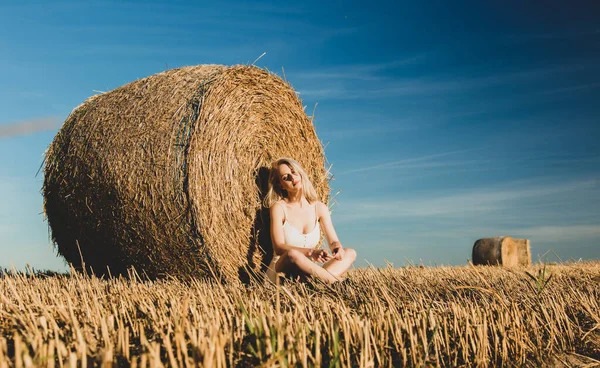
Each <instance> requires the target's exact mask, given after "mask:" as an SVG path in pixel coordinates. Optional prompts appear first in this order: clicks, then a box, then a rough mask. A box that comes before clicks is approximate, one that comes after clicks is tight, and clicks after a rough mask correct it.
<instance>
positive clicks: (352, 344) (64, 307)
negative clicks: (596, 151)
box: [0, 262, 600, 367]
mask: <svg viewBox="0 0 600 368" xmlns="http://www.w3.org/2000/svg"><path fill="white" fill-rule="evenodd" d="M599 297H600V262H585V263H563V264H557V265H545V266H543V265H536V266H532V267H528V268H527V269H501V268H497V267H472V266H465V267H435V268H419V267H407V268H392V267H389V268H382V269H376V268H362V269H356V270H353V271H352V272H351V274H350V276H349V279H348V281H346V282H344V283H343V284H339V285H334V286H333V287H330V286H326V285H323V284H309V285H306V284H300V283H295V282H286V283H284V284H283V285H281V286H278V287H276V286H273V285H266V286H265V285H263V284H259V283H257V284H254V285H221V284H216V283H213V282H210V281H208V280H194V281H187V282H182V281H178V280H174V279H165V280H160V281H147V280H144V279H143V278H140V277H137V276H135V275H132V277H130V278H128V279H125V278H120V279H109V280H103V279H98V278H96V277H91V276H86V275H82V274H76V273H73V274H72V275H70V276H69V275H58V276H45V275H35V276H32V275H23V274H20V275H16V274H10V273H5V274H4V275H3V276H1V277H0V331H1V334H0V335H1V337H0V367H34V366H36V367H37V366H42V367H86V366H99V365H102V366H129V365H131V366H135V367H140V366H143V367H147V366H152V367H158V366H176V367H186V366H206V367H222V366H265V367H267V366H269V367H270V366H302V367H307V366H318V367H321V366H342V367H350V366H359V367H369V366H394V367H398V366H451V367H455V366H536V367H537V366H565V367H567V366H588V367H590V366H594V365H597V364H599V363H600V362H598V360H600V306H599V304H600V303H599V299H600V298H599Z"/></svg>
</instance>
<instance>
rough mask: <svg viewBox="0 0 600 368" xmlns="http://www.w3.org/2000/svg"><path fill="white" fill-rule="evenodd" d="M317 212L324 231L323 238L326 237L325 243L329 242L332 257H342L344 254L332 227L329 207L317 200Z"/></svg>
mask: <svg viewBox="0 0 600 368" xmlns="http://www.w3.org/2000/svg"><path fill="white" fill-rule="evenodd" d="M317 214H318V216H319V221H320V223H321V229H322V230H323V232H324V233H325V239H327V244H329V249H331V253H332V255H333V257H334V258H336V259H342V257H343V255H344V254H343V252H344V251H343V247H342V243H340V239H339V238H338V236H337V233H336V232H335V229H334V228H333V223H332V222H331V214H330V213H329V208H328V207H327V206H326V205H325V204H323V203H321V202H317ZM338 256H339V257H338Z"/></svg>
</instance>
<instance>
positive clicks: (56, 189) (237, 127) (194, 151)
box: [43, 65, 329, 280]
mask: <svg viewBox="0 0 600 368" xmlns="http://www.w3.org/2000/svg"><path fill="white" fill-rule="evenodd" d="M279 157H294V158H296V159H297V160H298V161H299V162H300V163H301V164H302V165H303V166H305V168H306V169H307V171H308V173H309V175H310V177H311V180H312V181H313V184H314V186H315V188H316V190H317V193H318V195H319V197H320V199H321V200H322V201H326V200H327V196H328V194H329V187H328V182H327V172H326V169H325V165H324V157H323V149H322V146H321V144H320V142H319V140H318V138H317V136H316V133H315V129H314V127H313V125H312V122H311V120H310V119H309V118H308V117H307V115H306V113H305V112H304V109H303V107H302V104H301V101H300V100H299V98H298V97H297V95H296V93H295V92H294V90H293V89H292V87H291V86H290V85H289V84H288V83H287V82H285V81H283V80H281V79H280V78H279V77H277V76H276V75H274V74H271V73H269V72H267V71H265V70H262V69H259V68H256V67H253V66H233V67H225V66H219V65H201V66H193V67H184V68H179V69H173V70H168V71H165V72H162V73H159V74H156V75H153V76H150V77H147V78H144V79H141V80H138V81H135V82H133V83H129V84H127V85H125V86H122V87H120V88H117V89H115V90H113V91H111V92H107V93H104V94H101V95H96V96H93V97H91V98H89V99H88V100H87V101H85V102H84V103H83V104H82V105H80V106H79V107H77V108H76V109H75V110H74V111H73V112H72V113H71V114H70V116H69V117H68V118H67V120H66V121H65V123H64V125H63V126H62V128H61V129H60V131H59V132H58V134H57V135H56V137H55V139H54V141H53V142H52V144H51V145H50V147H49V149H48V152H47V155H46V162H45V167H44V172H45V178H44V188H43V194H44V199H45V205H44V207H45V212H46V215H47V219H48V223H49V226H50V229H51V232H52V238H53V240H54V242H55V244H56V245H57V249H58V252H59V254H61V255H62V256H64V258H65V259H66V260H67V261H68V262H70V263H72V264H73V265H74V266H75V267H76V268H81V267H82V266H83V264H85V266H86V267H89V268H91V269H93V271H94V272H95V273H97V274H106V273H107V266H108V267H109V269H110V272H111V273H113V274H116V273H124V272H126V271H127V269H128V268H129V267H130V266H134V267H135V268H136V270H137V271H138V272H144V273H145V274H147V275H148V276H150V277H156V276H160V275H167V274H168V275H175V276H184V277H189V276H198V275H212V274H213V273H214V274H215V275H216V276H217V277H220V278H223V279H226V280H235V279H238V278H239V277H240V275H244V274H245V270H246V269H250V270H253V271H259V270H260V267H261V264H265V263H268V261H269V258H270V256H271V255H272V249H269V247H270V239H269V237H268V236H267V235H266V234H265V230H266V229H268V218H267V216H265V211H264V208H262V206H261V199H262V198H263V193H264V190H265V189H266V175H267V173H268V166H269V164H270V163H271V162H272V161H273V160H275V159H277V158H279ZM266 215H268V211H266ZM261 229H262V230H263V231H262V232H261V231H260V230H261ZM259 240H262V241H260V242H259ZM259 243H261V244H259ZM259 245H260V246H262V248H263V249H261V247H260V246H259ZM82 260H83V262H82Z"/></svg>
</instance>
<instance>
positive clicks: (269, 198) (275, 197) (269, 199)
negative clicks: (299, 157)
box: [264, 158, 317, 208]
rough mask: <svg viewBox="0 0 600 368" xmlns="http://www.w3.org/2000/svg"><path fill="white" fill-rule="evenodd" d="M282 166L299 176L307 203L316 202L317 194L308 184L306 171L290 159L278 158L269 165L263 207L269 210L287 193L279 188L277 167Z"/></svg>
mask: <svg viewBox="0 0 600 368" xmlns="http://www.w3.org/2000/svg"><path fill="white" fill-rule="evenodd" d="M283 164H285V165H288V166H289V167H290V169H292V171H294V172H297V173H298V174H300V180H301V182H302V194H303V195H304V198H306V200H307V201H308V203H313V202H315V201H317V192H316V191H315V188H314V187H313V185H312V183H311V182H310V179H309V178H308V175H307V174H306V171H304V169H303V168H302V166H300V164H299V163H298V161H296V160H294V159H291V158H280V159H278V160H275V161H274V162H273V163H272V164H271V171H270V172H269V190H268V191H267V195H266V196H265V200H264V205H265V207H267V208H270V207H271V206H272V205H274V204H275V203H277V202H278V201H280V200H282V199H284V198H286V197H287V191H285V190H284V189H282V188H281V182H280V180H281V178H280V177H279V166H280V165H283Z"/></svg>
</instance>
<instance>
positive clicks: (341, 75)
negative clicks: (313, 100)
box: [289, 53, 430, 94]
mask: <svg viewBox="0 0 600 368" xmlns="http://www.w3.org/2000/svg"><path fill="white" fill-rule="evenodd" d="M429 54H430V53H421V54H417V55H413V56H408V57H406V58H402V59H397V60H392V61H388V62H383V63H372V64H356V65H347V66H339V67H336V68H335V69H325V70H322V71H319V72H314V71H300V72H292V73H290V74H289V75H290V77H291V78H293V79H296V80H301V79H311V80H313V79H321V80H324V79H325V80H331V79H339V80H346V79H348V80H351V79H354V80H363V81H375V80H381V79H383V78H384V77H382V76H381V75H378V73H381V72H383V71H386V70H390V69H395V68H400V67H403V66H407V65H413V64H416V63H418V62H419V61H421V60H423V59H425V58H426V57H428V56H429ZM316 91H318V90H315V91H313V92H312V93H313V94H314V93H316ZM323 91H327V90H322V92H321V93H325V92H323ZM304 94H308V92H304Z"/></svg>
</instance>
